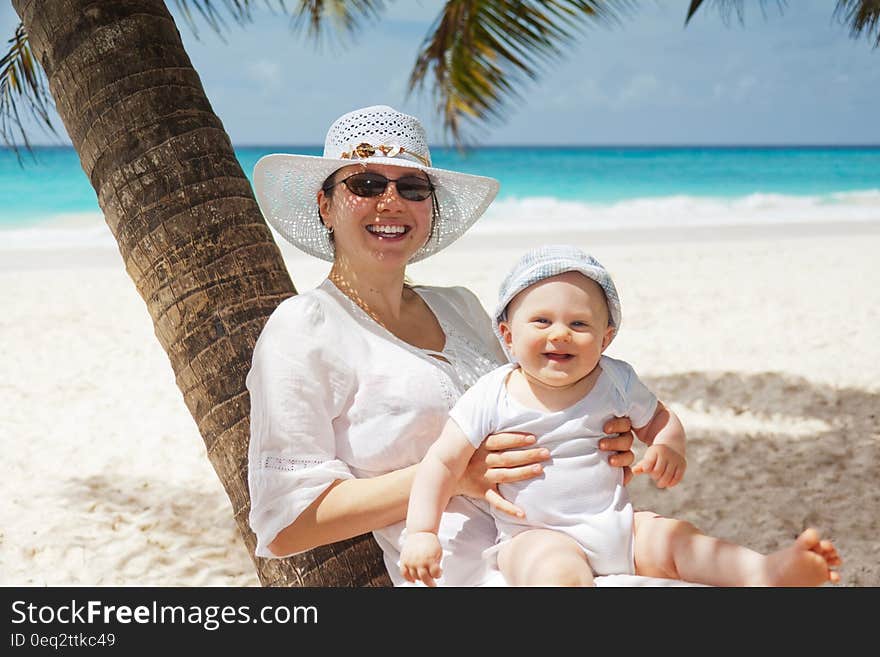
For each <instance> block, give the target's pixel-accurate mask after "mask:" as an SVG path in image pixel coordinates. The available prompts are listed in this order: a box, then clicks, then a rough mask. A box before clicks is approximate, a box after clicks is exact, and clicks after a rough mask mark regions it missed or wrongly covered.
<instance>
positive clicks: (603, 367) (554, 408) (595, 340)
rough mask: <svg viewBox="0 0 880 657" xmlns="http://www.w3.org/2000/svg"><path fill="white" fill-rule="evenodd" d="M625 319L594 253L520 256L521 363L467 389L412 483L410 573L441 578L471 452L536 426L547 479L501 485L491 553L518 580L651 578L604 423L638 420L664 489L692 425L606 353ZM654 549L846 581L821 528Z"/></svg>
mask: <svg viewBox="0 0 880 657" xmlns="http://www.w3.org/2000/svg"><path fill="white" fill-rule="evenodd" d="M620 323H621V309H620V301H619V297H618V294H617V290H616V288H615V286H614V282H613V281H612V279H611V276H610V275H609V274H608V272H607V271H606V270H605V268H604V267H602V265H601V264H600V263H599V262H598V261H597V260H596V259H595V258H593V257H591V256H589V255H587V254H585V253H583V252H582V251H580V250H578V249H574V248H572V247H567V246H550V247H542V248H538V249H535V250H532V251H530V252H529V253H527V254H526V255H525V256H523V258H521V259H520V261H519V262H518V263H517V264H516V266H515V267H514V269H513V270H512V271H511V273H510V274H509V275H508V276H507V278H506V279H505V280H504V282H503V284H502V286H501V292H500V298H499V303H498V306H497V309H496V312H495V329H496V333H497V335H498V336H499V338H500V340H501V342H502V344H503V345H504V348H505V350H506V351H507V353H508V355H509V356H510V357H511V361H512V362H511V363H508V364H506V365H503V366H501V367H499V368H497V369H496V370H493V371H492V372H490V373H489V374H487V375H485V376H483V377H482V378H481V379H479V380H478V381H477V382H476V383H475V384H474V385H473V386H472V387H471V388H470V389H469V390H468V391H467V392H465V394H464V395H462V397H461V398H460V399H459V401H458V403H457V404H456V405H455V407H454V408H453V409H452V410H451V411H450V420H449V421H448V422H447V424H446V426H445V428H444V430H443V432H442V433H441V435H440V437H439V438H438V439H437V441H436V442H435V443H434V444H433V445H432V447H431V448H430V450H429V451H428V453H427V454H426V456H425V458H424V460H423V461H422V463H421V464H420V466H419V470H418V473H417V475H416V479H415V482H414V483H413V488H412V493H411V496H410V502H409V510H408V514H407V524H406V539H405V542H404V546H403V550H402V553H401V560H400V568H401V573H402V574H403V576H404V577H405V578H406V579H407V580H408V581H411V582H414V581H422V582H424V583H425V584H427V585H434V584H435V582H434V579H435V578H437V577H439V576H440V575H441V572H442V571H441V568H440V561H441V557H442V554H443V553H442V548H441V545H440V543H439V541H438V539H437V535H436V531H437V526H438V523H439V520H440V515H441V514H442V512H443V509H444V508H445V507H446V505H447V503H448V501H449V498H450V495H451V493H452V490H453V485H454V483H455V482H456V481H457V480H458V478H459V477H460V476H461V474H462V472H463V471H464V468H465V466H466V465H467V462H468V461H469V459H470V457H471V455H472V454H473V452H474V451H475V450H476V449H477V448H478V447H479V446H480V444H481V442H482V441H483V439H484V438H485V437H486V436H488V435H490V434H493V433H498V432H523V433H530V434H533V435H535V436H537V437H538V443H537V444H538V446H542V447H545V448H546V449H548V450H549V452H550V460H549V461H548V462H547V465H546V466H545V467H544V473H543V476H541V477H537V478H534V479H529V480H527V481H523V482H515V483H508V484H501V485H499V492H500V493H501V495H502V496H503V498H504V499H503V500H496V504H497V505H498V506H500V507H501V508H502V510H503V511H494V510H493V513H494V515H495V519H496V524H497V527H498V539H497V542H496V544H495V546H494V547H492V548H490V549H489V550H487V552H486V557H487V558H491V559H497V565H498V567H499V569H500V570H501V572H502V574H503V575H504V577H505V579H506V580H507V582H508V583H509V584H511V585H514V586H564V585H583V586H590V585H592V584H593V581H594V576H596V575H609V574H643V573H640V572H639V568H638V564H639V561H640V559H639V555H638V554H635V553H634V552H635V548H634V546H635V545H637V543H636V542H635V541H634V538H633V537H634V529H633V509H632V504H631V503H630V501H629V497H628V495H627V492H626V488H625V487H624V485H623V472H622V469H621V468H616V467H613V466H611V465H610V464H609V463H608V461H607V456H606V455H605V454H604V453H603V452H601V451H600V450H599V449H598V441H599V440H600V439H601V438H603V437H605V434H604V433H603V432H602V426H603V424H604V423H605V422H606V421H607V420H608V419H609V418H611V417H621V416H627V417H629V418H630V420H631V422H632V426H633V430H634V432H635V434H636V435H637V436H638V438H639V439H640V440H641V441H643V442H644V443H646V444H648V445H649V447H648V448H647V450H646V451H645V454H644V456H643V458H642V459H641V460H640V461H639V463H637V464H636V465H635V466H634V467H633V472H634V473H636V474H648V475H649V476H651V477H652V478H653V479H654V481H655V483H656V485H657V486H659V487H661V488H665V487H670V486H675V485H676V484H678V483H679V482H680V481H681V479H682V477H683V476H684V473H685V470H686V468H687V461H686V459H685V442H686V441H685V433H684V429H683V427H682V425H681V422H680V421H679V420H678V418H677V417H676V416H675V414H674V413H672V411H670V410H669V409H668V408H666V407H665V406H664V405H663V404H662V403H661V402H660V401H658V399H657V398H656V397H655V396H654V394H653V393H652V392H651V391H650V390H649V389H648V388H647V387H646V386H645V385H644V384H643V383H642V382H641V381H640V380H639V378H638V376H636V373H635V372H634V370H633V368H632V367H631V366H630V365H628V364H627V363H625V362H623V361H621V360H616V359H613V358H609V357H607V356H603V355H602V353H603V352H604V351H605V349H606V348H607V347H608V345H609V344H610V343H611V341H612V340H613V338H614V336H615V334H616V333H617V331H619V329H620ZM651 549H652V550H657V549H660V550H668V551H669V552H670V554H669V557H670V558H671V559H672V560H673V562H674V563H677V562H679V561H681V560H683V559H684V560H687V563H688V568H687V575H688V578H689V581H693V582H696V583H706V584H717V585H723V586H734V585H760V584H778V583H784V584H786V585H793V586H806V585H819V584H821V583H823V582H825V581H838V580H839V574H838V573H837V572H835V571H833V570H831V567H833V566H836V565H839V563H840V558H839V556H838V554H837V551H836V549H835V548H834V546H833V545H832V544H831V543H830V542H829V541H827V540H826V541H823V540H820V538H819V535H818V533H817V532H816V531H815V530H813V529H810V530H807V531H805V532H804V533H803V534H801V536H800V537H798V539H797V540H796V542H795V544H794V545H793V546H791V547H789V548H786V549H785V550H780V551H779V552H776V553H772V554H770V555H762V554H759V553H757V552H755V551H753V550H750V549H748V548H745V547H742V546H738V545H732V544H730V543H727V542H725V541H721V540H720V539H715V538H712V537H708V536H705V535H702V534H699V533H698V532H696V531H693V532H688V533H685V534H684V535H683V536H681V537H678V538H677V540H675V541H669V544H668V545H660V546H656V545H655V546H652V548H651ZM452 558H454V555H453V557H452ZM645 574H646V573H645Z"/></svg>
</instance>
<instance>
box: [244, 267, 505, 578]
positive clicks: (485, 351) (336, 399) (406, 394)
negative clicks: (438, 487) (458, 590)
mask: <svg viewBox="0 0 880 657" xmlns="http://www.w3.org/2000/svg"><path fill="white" fill-rule="evenodd" d="M413 289H414V290H415V291H416V292H417V293H418V294H419V295H420V296H421V297H422V299H424V301H425V303H427V305H428V306H429V307H430V309H431V310H432V311H433V313H434V315H435V316H436V317H437V320H438V321H439V323H440V326H441V328H442V329H443V332H444V333H445V335H446V343H445V345H444V348H443V351H442V352H441V353H440V354H439V355H441V356H443V358H445V359H446V361H448V362H445V361H443V360H440V359H438V358H436V357H435V356H434V355H432V354H435V353H436V352H432V351H429V350H425V349H419V348H417V347H413V346H412V345H410V344H408V343H406V342H403V341H402V340H400V339H398V338H397V337H396V336H394V335H393V334H392V333H390V332H389V331H387V330H386V329H384V328H383V327H381V326H380V325H379V324H377V323H376V322H375V321H374V320H373V319H372V318H370V317H369V315H367V314H366V313H365V312H364V311H363V310H362V309H361V308H360V307H359V306H358V305H357V304H355V303H354V302H353V301H352V300H351V299H349V298H348V297H347V296H346V295H344V294H343V293H342V292H340V291H339V289H338V288H337V287H336V286H335V285H333V283H331V282H330V281H329V280H325V281H324V282H323V283H321V285H320V286H318V287H317V288H316V289H314V290H311V291H308V292H305V293H303V294H299V295H296V296H293V297H291V298H289V299H287V300H285V301H284V302H282V303H281V304H280V305H279V306H278V308H277V309H276V310H275V311H274V312H273V313H272V315H271V316H270V318H269V320H268V321H267V322H266V325H265V327H264V329H263V332H262V333H261V335H260V337H259V339H258V340H257V343H256V346H255V348H254V354H253V362H252V366H251V370H250V372H249V373H248V377H247V387H248V390H249V392H250V397H251V440H250V446H249V451H248V457H249V464H248V483H249V486H250V495H251V512H250V517H249V520H250V525H251V528H252V529H253V531H254V533H255V534H256V536H257V548H256V554H257V556H260V557H274V556H275V555H273V554H272V553H271V552H270V551H269V550H268V548H267V545H268V544H269V543H271V542H272V540H273V539H274V538H275V536H276V535H277V534H278V532H279V531H281V530H282V529H284V528H285V527H287V526H288V525H290V524H291V523H292V522H293V521H294V520H295V519H296V518H297V517H298V516H299V514H300V513H302V511H303V510H304V509H305V508H306V507H308V506H309V505H310V504H311V503H312V502H313V501H314V500H315V499H316V498H317V497H318V496H319V495H320V494H321V493H322V492H324V490H326V489H327V487H328V486H329V485H330V484H332V483H333V482H334V481H336V480H340V479H351V478H353V477H357V478H362V477H375V476H378V475H382V474H385V473H387V472H391V471H394V470H399V469H400V468H404V467H407V466H410V465H413V464H415V463H418V462H419V461H420V460H421V459H422V457H423V456H424V455H425V453H426V452H427V450H428V447H429V446H430V445H431V443H433V442H434V440H435V439H436V438H437V436H438V435H439V434H440V430H441V429H442V427H443V425H444V423H445V422H446V420H447V418H448V413H449V409H450V408H451V407H452V406H453V405H454V404H455V402H456V401H457V400H458V398H459V397H460V396H461V394H462V393H463V392H464V391H465V390H466V389H467V388H469V387H470V386H471V385H472V384H473V383H474V382H475V381H476V380H477V379H478V378H480V377H481V376H482V375H484V374H486V373H487V372H489V371H490V370H492V369H494V368H495V367H497V366H498V365H499V364H501V363H504V362H506V357H505V355H504V352H503V350H502V349H501V346H500V344H499V343H498V340H497V338H496V337H495V334H494V333H493V331H492V324H491V320H490V319H489V316H488V315H487V314H486V311H485V310H484V309H483V307H482V305H481V304H480V302H479V300H478V299H477V297H476V296H475V295H474V294H473V293H472V292H470V291H469V290H467V289H465V288H462V287H453V288H439V287H416V288H413ZM487 511H488V508H487V505H486V504H485V503H483V502H482V501H476V500H472V499H470V498H465V497H461V496H458V497H454V498H453V499H452V500H451V502H450V504H449V507H448V508H447V511H446V513H444V514H443V519H442V521H441V526H440V532H439V536H440V539H441V544H442V545H443V546H444V549H448V550H449V551H450V552H451V551H452V550H453V549H454V551H455V558H453V559H444V569H445V570H444V574H443V577H442V578H441V580H440V581H438V584H441V585H444V584H445V585H447V586H473V585H479V584H483V583H486V582H488V581H490V580H492V579H493V578H494V577H495V576H496V573H497V571H496V573H492V572H490V571H489V570H488V566H487V565H486V562H485V561H484V560H483V559H482V558H481V553H482V551H483V550H484V549H486V548H488V547H490V546H491V545H492V544H493V543H494V541H495V535H496V530H495V525H494V521H493V519H492V517H491V515H489V514H488V512H487ZM404 526H405V522H403V521H401V522H399V523H396V524H394V525H391V526H388V527H384V528H382V529H378V530H376V531H374V532H373V536H374V537H375V538H376V541H377V543H378V544H379V546H380V547H381V548H382V551H383V553H384V555H385V565H386V567H387V568H388V572H389V575H390V576H391V579H392V581H393V582H394V584H395V585H405V584H407V583H406V581H405V580H403V578H402V577H401V576H400V573H399V570H398V565H397V564H398V559H399V556H400V549H401V534H402V532H403V529H404ZM285 556H289V555H285Z"/></svg>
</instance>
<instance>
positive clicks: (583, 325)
mask: <svg viewBox="0 0 880 657" xmlns="http://www.w3.org/2000/svg"><path fill="white" fill-rule="evenodd" d="M571 325H572V326H576V327H577V328H585V327H586V326H587V323H586V322H572V323H571Z"/></svg>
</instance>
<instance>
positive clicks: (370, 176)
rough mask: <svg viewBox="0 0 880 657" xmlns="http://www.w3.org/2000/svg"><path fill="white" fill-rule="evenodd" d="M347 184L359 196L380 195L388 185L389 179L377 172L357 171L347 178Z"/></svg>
mask: <svg viewBox="0 0 880 657" xmlns="http://www.w3.org/2000/svg"><path fill="white" fill-rule="evenodd" d="M345 186H346V187H348V188H349V189H350V190H351V192H352V194H357V195H358V196H365V197H367V198H369V197H370V196H379V194H381V193H382V192H384V191H385V188H386V187H387V186H388V179H387V178H385V177H384V176H380V175H377V174H375V173H356V174H354V175H353V176H349V177H348V178H346V179H345Z"/></svg>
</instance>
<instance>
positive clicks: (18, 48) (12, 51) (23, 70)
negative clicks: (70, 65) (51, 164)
mask: <svg viewBox="0 0 880 657" xmlns="http://www.w3.org/2000/svg"><path fill="white" fill-rule="evenodd" d="M8 43H9V52H7V53H6V54H5V55H4V56H3V59H0V137H2V139H3V143H4V144H5V145H6V146H9V147H11V148H12V149H13V150H14V151H15V154H16V155H17V156H18V157H19V161H21V155H20V152H19V149H18V146H16V141H17V140H16V139H15V137H16V135H18V136H19V137H20V139H21V141H22V142H23V143H24V145H25V147H27V149H28V150H30V148H31V145H30V141H28V137H27V131H26V129H25V127H24V124H23V123H22V120H21V119H22V117H21V114H19V111H18V103H19V102H24V103H25V105H26V106H27V108H28V109H29V110H30V113H31V115H32V116H33V117H34V119H36V122H37V124H38V125H40V126H41V127H43V128H44V129H45V130H46V131H47V132H49V133H52V134H56V135H57V134H58V131H57V130H56V129H55V126H53V125H52V121H51V119H50V110H51V109H52V108H53V107H54V105H53V103H52V96H51V95H50V93H49V87H48V82H47V81H46V75H45V74H44V73H43V69H42V67H41V66H40V65H39V63H38V62H37V61H36V60H35V59H34V58H33V55H32V54H31V49H30V45H29V44H28V36H27V32H26V31H25V29H24V25H22V24H19V26H18V27H17V28H16V29H15V35H14V36H13V37H12V38H11V39H9V41H8Z"/></svg>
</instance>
